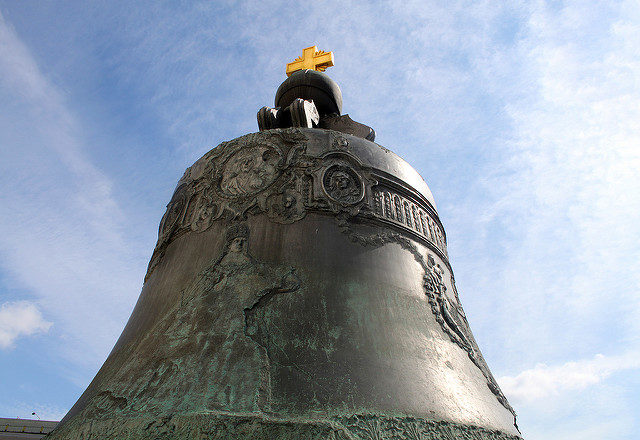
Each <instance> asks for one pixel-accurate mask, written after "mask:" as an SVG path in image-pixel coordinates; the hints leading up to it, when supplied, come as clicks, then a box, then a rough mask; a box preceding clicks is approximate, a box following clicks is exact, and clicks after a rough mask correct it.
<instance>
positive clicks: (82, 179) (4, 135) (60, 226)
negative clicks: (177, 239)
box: [0, 14, 151, 382]
mask: <svg viewBox="0 0 640 440" xmlns="http://www.w3.org/2000/svg"><path fill="white" fill-rule="evenodd" d="M67 100H68V96H67V94H66V92H65V91H64V90H63V89H61V88H59V87H58V86H56V84H55V83H54V82H52V81H51V80H50V78H49V77H48V76H47V75H46V74H45V73H43V71H42V70H41V69H40V67H39V65H38V63H37V61H36V59H35V58H34V56H33V55H32V53H31V52H30V50H29V48H28V47H27V46H26V45H25V44H24V43H23V41H22V40H21V39H20V37H19V36H18V35H17V33H16V31H15V30H14V29H13V28H12V27H11V26H10V25H9V24H8V23H7V22H6V21H5V20H4V18H3V17H2V15H1V14H0V102H2V103H3V105H4V110H3V111H2V112H1V113H0V186H1V187H2V188H3V191H2V203H1V204H0V229H1V230H3V231H11V232H10V233H3V234H0V265H1V268H2V270H3V282H4V283H5V284H6V285H8V286H11V287H14V288H16V289H17V290H23V291H24V290H26V291H28V292H29V294H31V295H33V296H35V297H37V298H38V303H39V305H40V306H41V307H42V308H43V310H44V311H45V313H46V315H47V316H51V317H52V318H53V320H54V321H55V322H56V328H55V332H56V335H57V336H58V338H57V339H56V340H55V341H54V343H55V342H57V343H58V345H56V346H55V347H54V346H50V347H49V348H50V349H51V352H52V353H55V356H62V357H63V358H66V359H67V360H69V359H70V360H72V362H73V363H74V364H75V365H76V366H78V365H83V367H84V368H82V369H81V368H74V369H73V371H74V372H73V373H71V374H76V372H77V371H80V372H81V373H80V375H81V376H83V377H82V379H80V380H81V382H84V381H86V380H87V379H88V378H87V377H84V375H85V374H87V370H86V369H87V368H90V371H91V370H93V369H95V368H96V363H97V362H99V361H100V359H103V358H104V357H105V356H106V354H107V353H108V350H109V349H110V348H111V347H112V345H113V343H114V341H115V339H116V337H117V334H118V332H119V331H121V329H122V326H123V324H124V321H125V320H126V318H127V316H128V313H129V312H130V310H131V307H132V305H133V303H134V301H135V298H136V296H137V294H138V292H139V288H140V286H141V284H142V275H143V273H144V272H143V271H144V267H145V262H144V261H143V260H144V257H143V256H142V254H143V252H141V253H137V252H136V248H135V245H136V243H135V242H132V241H128V238H130V237H127V233H128V231H127V226H128V225H127V218H126V215H125V213H124V212H123V211H122V209H121V208H120V206H119V204H118V201H117V199H116V194H115V192H114V182H113V181H112V179H111V178H109V176H107V175H106V174H105V173H104V172H103V171H102V170H100V169H99V168H98V166H96V165H95V164H94V161H93V160H92V159H91V157H90V151H91V149H90V146H91V145H90V143H89V141H88V140H87V139H86V138H85V136H86V134H85V133H84V132H83V127H82V125H81V123H80V122H79V121H80V120H79V118H78V117H77V116H76V112H74V111H73V109H72V108H71V107H70V105H69V104H68V103H67ZM150 252H151V250H150V249H148V250H147V251H146V252H144V254H150ZM114 278H115V279H117V280H118V283H114V282H113V280H114ZM89 374H90V373H89Z"/></svg>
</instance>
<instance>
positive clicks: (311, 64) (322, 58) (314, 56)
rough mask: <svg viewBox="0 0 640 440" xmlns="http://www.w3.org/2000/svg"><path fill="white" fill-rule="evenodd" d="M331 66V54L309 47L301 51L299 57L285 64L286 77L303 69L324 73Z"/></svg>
mask: <svg viewBox="0 0 640 440" xmlns="http://www.w3.org/2000/svg"><path fill="white" fill-rule="evenodd" d="M331 66H333V52H325V51H324V50H318V48H317V47H316V46H311V47H307V48H306V49H303V50H302V56H301V57H298V58H296V59H295V61H293V62H292V63H287V76H291V74H292V73H293V72H297V71H298V70H303V69H311V70H319V71H320V72H324V71H325V70H327V67H331Z"/></svg>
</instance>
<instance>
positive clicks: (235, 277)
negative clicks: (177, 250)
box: [102, 222, 302, 412]
mask: <svg viewBox="0 0 640 440" xmlns="http://www.w3.org/2000/svg"><path fill="white" fill-rule="evenodd" d="M250 245H251V236H250V229H249V228H248V226H247V225H246V223H243V222H241V223H232V224H231V225H230V226H228V227H227V230H226V233H225V239H224V241H223V243H222V249H221V252H220V254H219V255H218V256H217V257H216V258H214V259H212V260H211V261H210V263H209V264H208V265H206V267H205V268H204V269H203V270H201V271H200V272H199V273H198V274H196V275H195V277H194V279H193V280H192V282H191V283H190V284H189V285H188V286H187V287H186V288H185V289H184V291H183V292H181V295H180V297H179V299H178V300H177V301H176V302H175V304H174V305H173V308H172V309H171V310H170V311H169V312H167V313H166V314H165V315H164V317H163V318H162V319H161V320H159V321H158V322H157V323H155V324H154V327H153V329H152V330H150V331H149V332H147V333H146V336H145V337H144V338H142V339H140V340H138V341H136V342H135V346H132V348H131V350H130V351H131V352H132V353H136V354H137V355H136V356H137V357H136V358H132V359H130V360H127V361H125V362H124V364H123V365H122V368H121V370H120V371H118V372H117V373H116V374H117V375H118V377H117V380H115V381H114V383H118V384H120V385H119V388H117V389H115V390H114V393H115V394H114V395H123V396H136V399H135V406H126V410H127V411H129V412H135V411H138V410H139V409H140V406H141V405H143V406H145V407H147V408H155V409H159V410H161V409H162V408H163V405H164V404H165V402H174V401H177V400H176V397H175V395H174V394H175V393H177V392H184V393H186V394H190V395H200V396H202V398H203V399H204V400H205V401H206V405H207V407H208V408H210V409H212V410H216V409H222V408H233V409H235V410H237V411H255V410H264V411H268V410H269V404H270V403H269V402H270V401H271V395H270V393H271V387H270V382H269V380H270V379H269V377H270V376H269V374H265V372H268V371H269V368H270V364H271V359H270V358H269V353H268V352H267V351H266V349H265V348H264V346H263V345H265V344H266V342H265V338H266V337H267V336H265V335H267V333H268V332H269V329H270V327H269V326H270V325H272V324H273V323H272V322H270V321H269V322H267V321H265V319H263V318H264V317H263V312H262V308H264V306H265V305H267V303H269V302H270V301H273V300H275V298H276V297H277V296H279V295H281V294H286V293H293V292H296V291H298V290H299V289H301V283H302V282H301V280H300V278H299V277H298V275H297V273H296V269H295V268H293V267H290V266H287V265H276V264H270V263H266V262H262V261H260V260H259V259H257V258H255V257H254V256H253V255H252V254H251V252H250ZM273 325H275V324H273ZM263 326H266V327H265V328H262V327H263ZM221 344H224V345H226V346H228V347H232V348H229V350H231V351H233V352H234V353H238V354H242V355H241V356H236V357H235V358H233V359H230V358H229V357H228V356H227V355H226V352H224V351H220V350H218V349H217V348H216V347H218V346H219V345H221ZM143 347H156V350H154V351H153V352H150V351H148V350H144V348H143ZM203 357H206V358H207V363H206V365H203V364H202V361H201V359H202V358H203ZM202 368H205V369H206V373H204V374H202V375H201V376H199V377H201V378H202V380H200V381H195V382H194V381H193V376H192V375H191V374H190V370H192V369H202ZM134 370H139V371H141V372H143V374H134V373H133V371H134ZM131 378H135V380H134V381H132V380H131ZM212 378H215V380H213V379H212ZM107 398H108V399H107ZM178 400H179V399H178ZM102 401H105V402H111V401H114V402H117V403H118V404H119V405H121V406H122V407H123V408H124V406H125V405H126V401H124V403H122V402H120V401H119V400H114V398H113V397H112V396H111V395H109V396H106V398H102ZM103 405H104V404H103Z"/></svg>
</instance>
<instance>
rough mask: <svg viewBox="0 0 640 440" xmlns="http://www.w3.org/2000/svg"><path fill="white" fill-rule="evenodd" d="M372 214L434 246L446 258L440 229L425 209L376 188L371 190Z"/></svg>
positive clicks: (394, 193)
mask: <svg viewBox="0 0 640 440" xmlns="http://www.w3.org/2000/svg"><path fill="white" fill-rule="evenodd" d="M373 212H374V213H375V215H376V216H378V217H379V218H382V219H385V220H387V221H390V222H392V223H395V224H397V225H399V226H402V227H404V228H406V229H409V230H411V231H412V232H414V233H417V234H418V235H420V236H421V237H422V238H424V239H425V240H427V241H429V242H431V243H433V244H435V245H436V247H437V248H438V249H440V251H442V253H443V254H444V255H445V256H447V245H446V241H445V238H444V233H443V232H442V228H441V227H440V225H439V224H438V222H436V221H435V220H434V219H433V218H432V217H431V216H430V215H429V214H428V213H427V212H428V211H427V209H426V207H424V205H423V206H421V204H420V203H418V202H416V201H414V200H411V199H410V198H408V197H406V196H403V195H401V194H398V193H397V192H396V191H394V190H392V189H390V188H385V187H384V186H376V187H375V188H374V189H373Z"/></svg>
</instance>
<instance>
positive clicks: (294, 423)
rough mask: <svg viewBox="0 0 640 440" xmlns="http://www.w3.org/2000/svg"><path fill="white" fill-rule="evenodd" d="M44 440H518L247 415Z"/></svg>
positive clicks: (190, 418)
mask: <svg viewBox="0 0 640 440" xmlns="http://www.w3.org/2000/svg"><path fill="white" fill-rule="evenodd" d="M47 438H48V439H50V440H54V439H65V440H86V439H91V440H102V439H104V440H113V439H118V440H128V439H131V440H134V439H135V440H159V439H162V440H164V439H167V440H168V439H176V440H177V439H198V440H223V439H224V440H227V439H234V440H244V439H246V440H249V439H251V440H280V439H282V440H284V439H291V440H294V439H295V440H303V439H304V440H382V439H393V440H405V439H406V440H441V439H446V440H457V439H464V440H489V439H490V440H521V438H520V437H517V436H513V435H509V434H505V433H503V432H500V431H490V430H487V429H483V428H480V427H476V426H465V425H459V424H455V423H450V422H444V421H430V420H423V419H417V418H413V417H380V416H375V415H354V416H344V417H334V418H333V419H332V420H326V419H325V420H304V419H289V420H286V419H279V418H270V417H268V416H261V415H253V414H245V415H242V414H224V413H206V414H193V415H180V416H167V417H160V418H157V419H153V418H118V419H102V420H93V421H90V422H83V421H82V420H78V418H77V417H76V418H75V419H73V420H70V421H69V422H67V423H65V424H64V425H63V426H61V429H59V430H55V431H53V432H52V433H51V434H49V436H48V437H47Z"/></svg>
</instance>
